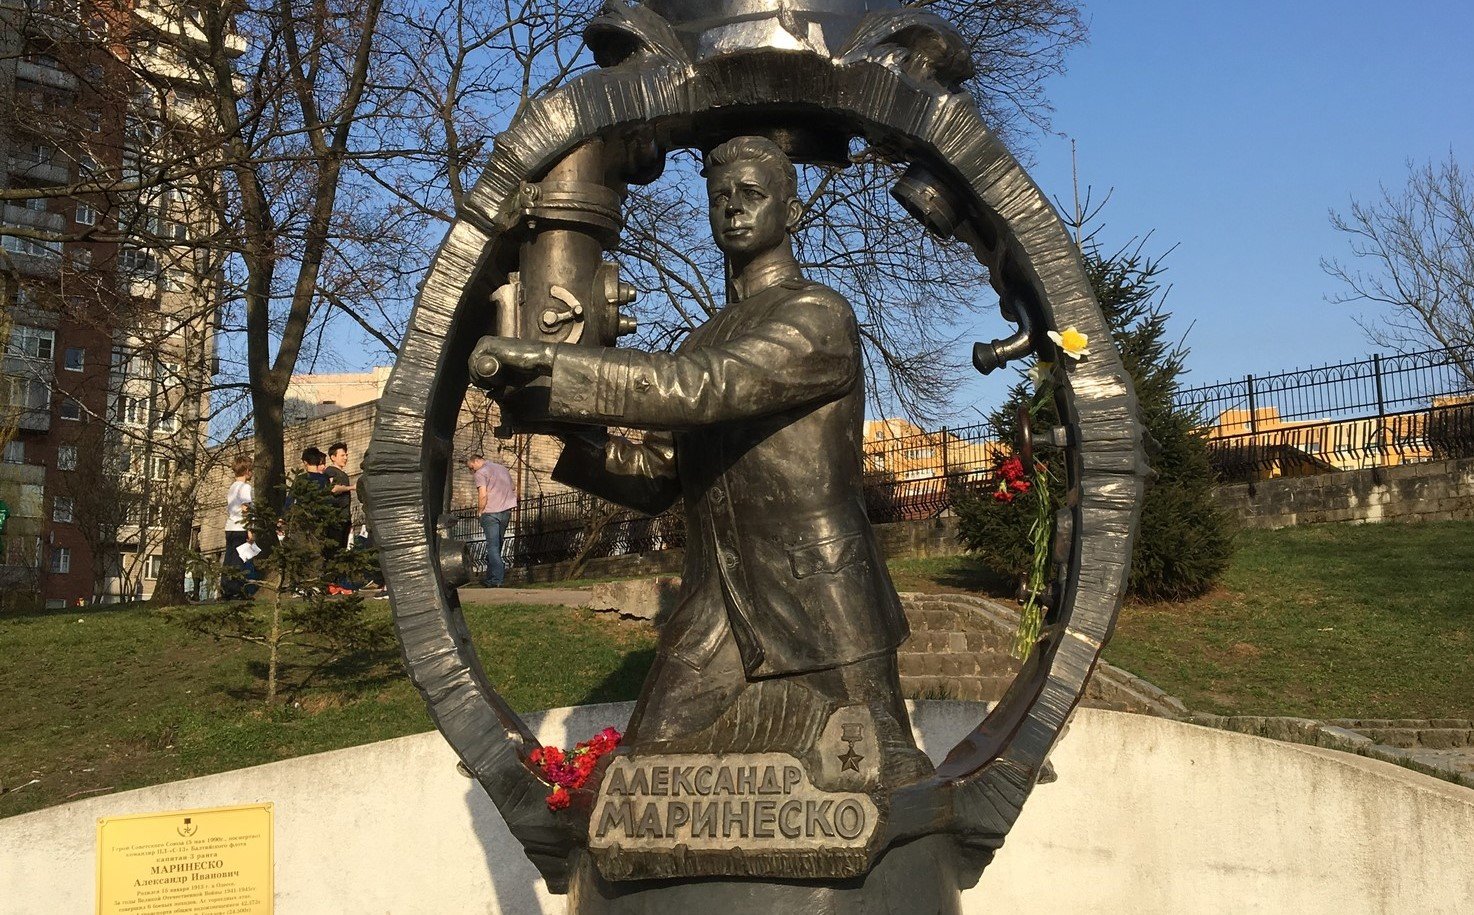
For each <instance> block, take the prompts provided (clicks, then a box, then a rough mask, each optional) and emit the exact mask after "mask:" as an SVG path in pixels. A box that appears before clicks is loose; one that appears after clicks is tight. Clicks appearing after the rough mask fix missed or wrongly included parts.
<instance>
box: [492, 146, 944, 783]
mask: <svg viewBox="0 0 1474 915" xmlns="http://www.w3.org/2000/svg"><path fill="white" fill-rule="evenodd" d="M704 174H705V175H706V177H707V192H708V195H709V199H710V218H711V229H712V235H713V237H714V238H715V240H716V243H717V245H718V247H720V248H721V250H722V252H723V253H724V254H726V256H727V258H728V261H729V263H730V266H731V275H732V289H733V290H734V291H735V297H734V301H732V302H731V303H729V304H728V305H727V306H726V307H725V308H723V309H722V310H721V311H720V312H719V313H718V314H717V315H716V316H715V317H713V318H712V319H711V320H709V321H707V322H706V323H705V324H703V325H702V326H700V327H698V328H696V329H695V330H694V331H693V332H692V333H691V334H690V335H689V336H688V337H687V338H686V340H685V341H684V342H683V344H682V345H681V347H680V348H679V349H678V350H677V351H676V352H674V353H671V354H662V353H646V352H640V351H635V350H630V349H616V348H600V349H595V348H590V347H579V346H567V345H557V344H538V343H529V342H524V341H519V340H514V339H507V338H500V337H487V338H484V339H482V340H481V341H480V343H479V344H478V346H477V348H476V355H473V357H472V365H473V376H474V374H475V369H474V366H475V365H476V364H477V361H478V358H479V357H482V356H485V355H490V356H494V357H495V358H496V359H497V360H499V361H500V362H501V364H502V366H503V368H504V369H508V370H511V371H512V372H518V373H521V374H522V375H524V376H526V375H550V376H551V384H550V390H549V395H548V404H547V408H546V409H547V416H546V417H545V418H546V419H549V420H553V421H557V422H567V423H574V424H586V425H589V426H594V427H603V426H606V425H615V426H623V427H628V428H636V429H644V430H649V431H648V432H647V434H646V435H645V436H644V437H643V440H641V441H639V442H632V441H629V440H627V439H624V438H620V437H609V436H606V435H605V434H604V433H603V430H602V428H600V429H597V430H596V431H595V432H593V433H592V434H589V435H585V436H569V437H568V438H567V442H568V445H567V447H566V448H565V450H564V453H563V455H562V457H561V459H560V460H559V462H558V466H557V468H556V469H555V471H554V476H555V478H557V479H559V480H561V481H563V482H566V483H569V484H571V485H574V486H577V487H579V488H581V489H584V490H586V491H588V492H590V493H593V494H595V495H598V496H601V497H603V498H605V499H608V500H610V501H613V502H616V503H618V504H621V505H625V506H629V507H631V508H635V509H638V510H641V511H644V512H648V513H656V512H659V511H662V510H664V509H665V508H667V507H669V506H670V505H671V504H673V503H674V501H675V500H676V499H677V498H683V499H684V500H685V508H686V519H687V521H686V529H687V537H688V542H687V548H686V563H685V572H684V579H683V584H682V592H681V600H680V605H679V609H677V611H676V612H675V613H674V614H673V615H672V617H671V618H670V620H669V622H668V623H667V624H666V625H665V627H664V629H663V630H662V633H661V639H660V647H659V653H658V657H657V660H656V662H655V669H654V670H653V671H652V672H651V675H650V677H649V679H648V680H647V682H646V687H645V691H644V694H643V696H642V697H641V699H640V703H639V707H638V708H637V710H636V712H635V717H634V720H632V721H631V723H630V734H629V741H630V743H632V744H635V745H640V744H649V743H651V742H666V741H673V740H675V741H678V740H680V739H682V738H687V737H690V736H691V735H693V734H696V733H698V732H700V731H702V729H705V728H708V727H710V726H711V725H712V724H713V722H714V721H715V720H716V719H717V718H718V717H719V716H721V715H723V714H724V713H725V712H727V710H728V709H729V708H731V707H732V706H733V705H734V704H735V703H737V701H738V699H739V697H741V696H743V695H744V694H749V693H751V692H752V691H757V692H759V693H760V692H761V691H762V689H763V688H764V687H765V686H767V687H771V685H772V684H774V683H776V682H778V681H786V684H785V687H784V691H785V692H787V691H789V690H791V687H792V686H800V687H802V688H803V690H805V691H806V693H805V694H803V700H802V701H800V702H798V703H797V704H798V705H799V706H808V707H809V708H810V709H812V710H814V712H813V713H814V714H815V715H817V716H819V723H820V724H822V713H823V710H825V709H828V710H829V711H833V710H834V709H836V708H839V707H844V706H856V705H862V706H866V707H868V710H869V714H870V716H872V717H871V719H870V720H872V721H874V722H875V723H876V728H877V730H878V732H879V733H878V734H877V735H876V736H877V737H878V738H880V740H881V743H882V747H883V750H882V753H881V756H882V760H880V763H881V766H882V768H883V769H884V770H885V772H884V774H883V775H882V774H881V773H879V772H878V773H876V774H877V775H880V776H881V777H882V778H883V780H884V781H886V782H889V783H891V784H896V783H898V782H900V783H904V782H905V781H910V780H912V779H914V778H916V777H919V776H920V775H922V774H924V773H923V772H922V771H921V770H922V769H925V768H926V764H925V762H924V758H923V757H921V755H920V754H919V753H918V752H917V751H916V750H915V747H914V744H912V742H911V734H910V727H909V724H908V721H907V716H906V711H905V708H904V706H903V704H902V701H901V699H900V689H899V684H898V681H897V673H896V656H895V650H896V647H897V646H898V645H899V644H900V643H901V642H902V641H904V640H905V638H906V635H907V626H906V620H905V616H904V615H903V613H902V611H901V608H900V602H899V600H898V599H897V596H896V591H895V588H894V586H893V585H892V584H891V580H890V576H889V574H888V572H887V570H886V566H885V563H884V559H883V557H882V555H881V553H880V551H879V550H878V548H877V545H876V542H875V537H874V535H873V533H872V531H871V528H870V524H869V522H868V520H867V517H866V512H865V503H864V497H863V493H862V489H861V469H862V468H861V435H862V427H863V423H864V409H865V384H864V373H863V371H862V366H861V352H860V336H859V328H858V324H857V321H856V318H855V314H854V311H853V309H852V308H851V307H850V304H849V303H848V302H847V301H845V299H844V298H843V297H842V296H841V295H839V294H838V293H836V292H835V291H834V290H832V289H829V288H827V287H825V286H823V285H821V284H819V283H815V282H812V281H810V280H807V279H805V278H804V275H803V272H802V271H801V270H800V269H799V265H798V262H797V261H796V260H795V259H794V255H793V247H792V242H791V239H790V235H791V234H792V233H793V232H794V231H795V229H796V228H797V226H798V223H799V219H800V217H801V215H802V212H803V210H802V206H801V204H800V202H799V200H798V197H797V177H796V174H795V171H794V167H793V165H792V163H791V162H790V161H789V160H788V158H787V157H786V156H785V155H784V154H783V152H782V151H781V150H780V149H779V148H778V147H777V146H776V145H775V144H774V143H773V142H772V141H770V140H767V139H763V138H758V137H739V138H737V139H734V140H731V141H729V142H727V143H725V144H723V145H721V146H719V147H717V148H716V149H714V150H712V151H711V153H709V154H708V156H707V158H706V169H705V172H704ZM477 381H478V382H480V383H486V379H477ZM524 418H526V417H524ZM534 419H537V420H542V419H544V417H535V418H534ZM747 701H748V703H749V704H751V705H752V708H751V710H750V711H749V713H748V714H749V715H761V714H767V713H768V712H759V711H757V709H758V708H759V707H760V706H762V705H765V703H761V702H760V701H759V700H758V699H756V698H754V697H752V696H750V695H749V698H748V700H747ZM785 701H786V702H787V707H788V709H789V714H798V713H799V709H798V708H796V707H795V705H794V702H793V699H792V698H789V699H787V700H785ZM766 704H767V705H771V703H766ZM778 704H779V705H782V704H783V703H782V702H780V703H778ZM770 710H771V709H770ZM808 714H809V713H807V712H804V713H802V715H801V717H802V716H807V715H808ZM713 749H724V748H722V747H713Z"/></svg>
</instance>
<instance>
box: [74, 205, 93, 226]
mask: <svg viewBox="0 0 1474 915" xmlns="http://www.w3.org/2000/svg"><path fill="white" fill-rule="evenodd" d="M77 222H78V223H79V224H80V225H84V226H95V225H97V211H96V210H94V209H93V208H92V207H90V206H88V205H87V204H85V203H79V204H77Z"/></svg>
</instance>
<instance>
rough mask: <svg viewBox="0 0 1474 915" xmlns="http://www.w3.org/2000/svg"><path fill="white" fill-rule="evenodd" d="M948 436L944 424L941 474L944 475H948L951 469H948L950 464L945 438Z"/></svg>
mask: <svg viewBox="0 0 1474 915" xmlns="http://www.w3.org/2000/svg"><path fill="white" fill-rule="evenodd" d="M948 437H949V436H948V434H947V427H946V426H943V427H942V476H944V477H945V476H948V475H950V473H951V471H950V467H951V464H950V462H949V461H948V455H947V439H948Z"/></svg>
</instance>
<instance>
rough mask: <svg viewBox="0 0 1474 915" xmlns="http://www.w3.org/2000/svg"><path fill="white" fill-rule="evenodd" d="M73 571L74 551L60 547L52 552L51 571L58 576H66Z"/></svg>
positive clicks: (54, 548)
mask: <svg viewBox="0 0 1474 915" xmlns="http://www.w3.org/2000/svg"><path fill="white" fill-rule="evenodd" d="M71 570H72V550H71V548H70V547H65V546H58V547H53V548H52V550H51V571H52V573H53V574H56V575H65V574H67V573H68V572H70V571H71Z"/></svg>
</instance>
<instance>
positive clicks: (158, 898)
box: [97, 804, 272, 915]
mask: <svg viewBox="0 0 1474 915" xmlns="http://www.w3.org/2000/svg"><path fill="white" fill-rule="evenodd" d="M271 838H272V833H271V805H270V804H250V805H247V806H244V807H215V808H211V809H208V810H179V811H174V812H171V813H144V814H135V815H133V816H119V817H103V818H102V819H99V820H98V821H97V912H98V915H227V913H228V915H271V910H272V851H271Z"/></svg>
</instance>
